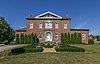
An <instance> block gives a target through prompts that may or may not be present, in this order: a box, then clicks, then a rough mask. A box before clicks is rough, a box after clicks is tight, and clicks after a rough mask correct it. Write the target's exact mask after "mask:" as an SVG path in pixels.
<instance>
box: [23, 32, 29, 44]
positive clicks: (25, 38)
mask: <svg viewBox="0 0 100 64" xmlns="http://www.w3.org/2000/svg"><path fill="white" fill-rule="evenodd" d="M27 39H28V36H27V34H25V36H24V44H27Z"/></svg>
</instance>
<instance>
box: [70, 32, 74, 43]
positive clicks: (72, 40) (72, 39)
mask: <svg viewBox="0 0 100 64" xmlns="http://www.w3.org/2000/svg"><path fill="white" fill-rule="evenodd" d="M70 42H71V44H73V43H74V35H73V34H71V39H70Z"/></svg>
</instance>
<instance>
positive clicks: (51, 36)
mask: <svg viewBox="0 0 100 64" xmlns="http://www.w3.org/2000/svg"><path fill="white" fill-rule="evenodd" d="M47 32H50V33H51V40H50V41H52V39H53V34H52V32H51V31H46V32H45V41H47V40H46V33H47Z"/></svg>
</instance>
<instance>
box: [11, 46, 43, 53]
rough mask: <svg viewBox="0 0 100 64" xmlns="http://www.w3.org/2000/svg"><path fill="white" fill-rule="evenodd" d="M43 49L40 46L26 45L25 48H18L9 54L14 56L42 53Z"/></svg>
mask: <svg viewBox="0 0 100 64" xmlns="http://www.w3.org/2000/svg"><path fill="white" fill-rule="evenodd" d="M42 51H43V47H41V46H37V47H36V46H34V45H28V46H25V47H20V48H15V49H12V50H11V52H10V54H11V55H15V54H21V53H32V52H42Z"/></svg>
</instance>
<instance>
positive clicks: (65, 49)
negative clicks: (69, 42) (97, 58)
mask: <svg viewBox="0 0 100 64" xmlns="http://www.w3.org/2000/svg"><path fill="white" fill-rule="evenodd" d="M55 50H56V51H57V52H85V49H83V48H79V47H75V46H66V47H60V48H58V47H55Z"/></svg>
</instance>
